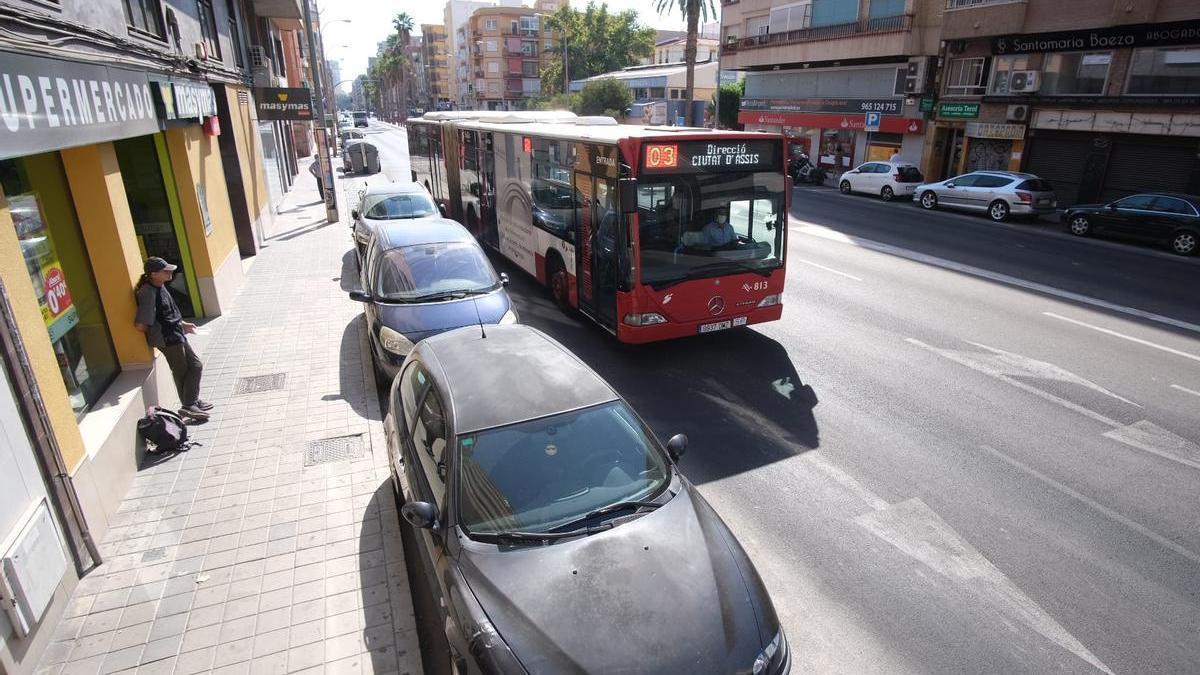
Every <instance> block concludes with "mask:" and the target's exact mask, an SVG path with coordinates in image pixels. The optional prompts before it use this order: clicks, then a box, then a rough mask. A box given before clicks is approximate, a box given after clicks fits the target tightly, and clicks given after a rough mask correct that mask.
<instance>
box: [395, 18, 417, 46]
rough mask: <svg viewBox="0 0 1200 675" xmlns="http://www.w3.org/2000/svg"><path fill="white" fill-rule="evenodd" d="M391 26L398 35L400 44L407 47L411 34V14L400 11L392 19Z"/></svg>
mask: <svg viewBox="0 0 1200 675" xmlns="http://www.w3.org/2000/svg"><path fill="white" fill-rule="evenodd" d="M392 27H393V28H395V29H396V33H398V34H399V35H400V44H401V45H403V46H405V47H407V46H408V41H409V38H410V37H411V36H412V29H413V18H412V16H410V15H409V13H408V12H400V13H399V14H397V15H396V18H394V19H392Z"/></svg>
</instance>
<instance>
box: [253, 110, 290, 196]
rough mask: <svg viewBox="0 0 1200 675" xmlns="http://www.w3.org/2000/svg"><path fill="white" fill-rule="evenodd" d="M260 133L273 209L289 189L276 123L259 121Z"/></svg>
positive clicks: (268, 192) (264, 168)
mask: <svg viewBox="0 0 1200 675" xmlns="http://www.w3.org/2000/svg"><path fill="white" fill-rule="evenodd" d="M258 135H259V140H260V145H262V154H263V173H264V174H265V176H264V177H265V178H266V183H267V196H268V199H270V202H271V209H272V210H274V208H275V207H276V206H277V205H278V204H279V200H281V199H283V192H284V190H285V189H287V188H286V187H285V185H284V183H283V167H282V165H281V164H280V161H281V160H280V152H279V145H278V144H277V143H276V141H275V125H274V124H272V123H271V122H259V123H258Z"/></svg>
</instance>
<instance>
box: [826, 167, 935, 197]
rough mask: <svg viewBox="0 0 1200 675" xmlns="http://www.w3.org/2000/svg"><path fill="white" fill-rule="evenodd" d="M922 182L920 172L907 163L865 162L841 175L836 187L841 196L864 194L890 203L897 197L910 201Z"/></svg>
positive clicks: (922, 177)
mask: <svg viewBox="0 0 1200 675" xmlns="http://www.w3.org/2000/svg"><path fill="white" fill-rule="evenodd" d="M924 180H925V177H924V176H922V175H921V170H920V169H918V168H917V167H916V165H914V164H909V163H908V162H867V163H865V164H859V165H858V166H856V167H854V168H853V169H851V170H849V171H847V172H846V173H844V174H842V179H841V182H840V183H839V184H838V187H840V188H841V190H842V194H850V193H851V192H865V193H867V194H873V195H879V198H880V199H882V200H883V201H885V202H890V201H892V199H893V198H895V197H896V196H897V195H899V196H901V197H903V198H906V199H911V198H912V194H913V191H914V190H915V189H916V187H917V186H918V185H920V184H921V182H922V181H924Z"/></svg>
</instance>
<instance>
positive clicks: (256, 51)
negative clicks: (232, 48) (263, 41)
mask: <svg viewBox="0 0 1200 675" xmlns="http://www.w3.org/2000/svg"><path fill="white" fill-rule="evenodd" d="M270 63H271V60H270V59H268V58H267V50H266V49H264V48H263V46H262V45H250V65H251V66H252V67H254V68H259V67H262V66H267V65H270Z"/></svg>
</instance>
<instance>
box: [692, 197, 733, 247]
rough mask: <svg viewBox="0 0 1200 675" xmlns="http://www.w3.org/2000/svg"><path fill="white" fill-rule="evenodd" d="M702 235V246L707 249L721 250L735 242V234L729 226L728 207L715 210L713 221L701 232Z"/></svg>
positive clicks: (731, 226)
mask: <svg viewBox="0 0 1200 675" xmlns="http://www.w3.org/2000/svg"><path fill="white" fill-rule="evenodd" d="M701 232H702V233H703V235H704V239H703V241H704V245H705V246H707V247H709V248H723V247H725V246H728V245H729V244H732V243H734V242H736V241H737V232H734V231H733V225H730V224H729V206H721V207H718V208H717V212H716V215H715V216H714V218H713V220H711V221H709V223H708V224H707V225H705V226H704V229H703V230H702V231H701Z"/></svg>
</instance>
